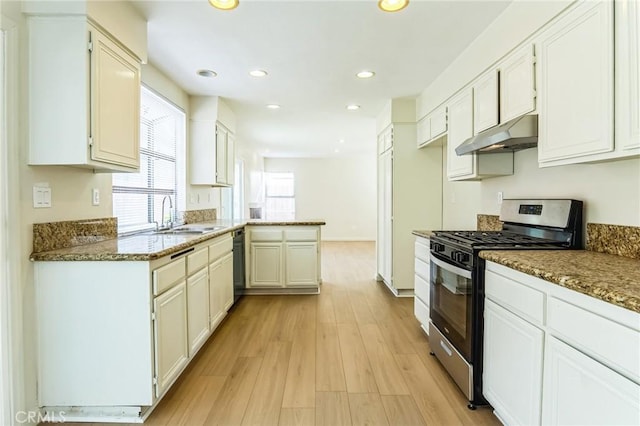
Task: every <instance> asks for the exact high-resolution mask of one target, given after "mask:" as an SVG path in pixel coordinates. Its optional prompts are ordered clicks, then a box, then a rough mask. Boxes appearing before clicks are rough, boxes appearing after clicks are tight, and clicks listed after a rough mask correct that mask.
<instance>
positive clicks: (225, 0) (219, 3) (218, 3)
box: [209, 0, 239, 10]
mask: <svg viewBox="0 0 640 426" xmlns="http://www.w3.org/2000/svg"><path fill="white" fill-rule="evenodd" d="M209 4H211V6H213V7H215V8H216V9H221V10H231V9H235V8H236V7H238V4H239V1H238V0H209Z"/></svg>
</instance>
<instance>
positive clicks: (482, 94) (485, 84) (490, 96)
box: [473, 70, 498, 135]
mask: <svg viewBox="0 0 640 426" xmlns="http://www.w3.org/2000/svg"><path fill="white" fill-rule="evenodd" d="M497 124H498V71H497V70H491V71H489V72H488V73H487V74H485V75H484V76H482V77H480V79H478V81H477V82H476V83H475V84H474V85H473V134H474V135H477V134H478V133H480V132H481V131H483V130H486V129H488V128H490V127H493V126H496V125H497Z"/></svg>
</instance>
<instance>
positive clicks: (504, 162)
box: [447, 88, 513, 180]
mask: <svg viewBox="0 0 640 426" xmlns="http://www.w3.org/2000/svg"><path fill="white" fill-rule="evenodd" d="M448 109H449V131H448V132H449V133H448V140H447V177H448V178H449V180H478V179H483V178H486V177H491V176H502V175H510V174H513V154H512V153H510V152H507V153H500V154H465V155H458V154H456V147H457V146H459V145H460V144H461V143H462V142H464V141H465V140H466V139H468V138H470V137H472V136H473V120H474V116H473V110H474V107H473V92H472V90H471V88H468V89H465V90H463V91H462V92H460V93H459V94H458V95H457V96H455V97H453V98H452V99H451V101H450V102H449V105H448Z"/></svg>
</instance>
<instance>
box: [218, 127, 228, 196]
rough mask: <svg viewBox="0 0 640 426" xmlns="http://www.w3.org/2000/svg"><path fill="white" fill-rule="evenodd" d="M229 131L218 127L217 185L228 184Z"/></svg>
mask: <svg viewBox="0 0 640 426" xmlns="http://www.w3.org/2000/svg"><path fill="white" fill-rule="evenodd" d="M227 136H228V134H227V130H226V129H225V128H224V127H222V126H219V125H216V183H218V184H227Z"/></svg>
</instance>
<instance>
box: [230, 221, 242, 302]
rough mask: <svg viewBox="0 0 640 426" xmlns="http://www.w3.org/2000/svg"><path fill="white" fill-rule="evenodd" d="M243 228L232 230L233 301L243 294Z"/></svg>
mask: <svg viewBox="0 0 640 426" xmlns="http://www.w3.org/2000/svg"><path fill="white" fill-rule="evenodd" d="M244 271H245V269H244V228H242V229H237V230H235V231H233V303H235V302H237V301H238V299H239V298H240V297H241V296H242V295H243V294H244V288H245V282H244Z"/></svg>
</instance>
